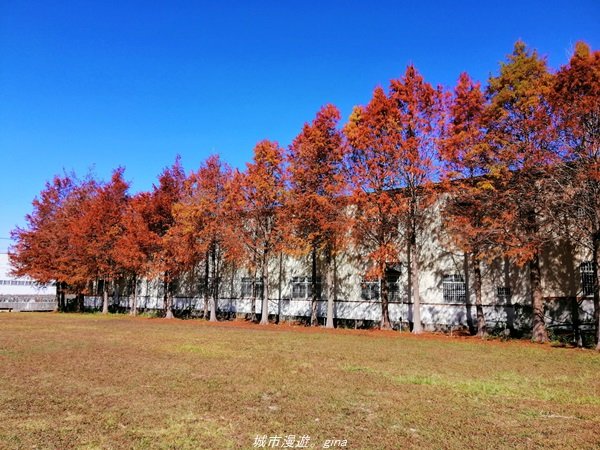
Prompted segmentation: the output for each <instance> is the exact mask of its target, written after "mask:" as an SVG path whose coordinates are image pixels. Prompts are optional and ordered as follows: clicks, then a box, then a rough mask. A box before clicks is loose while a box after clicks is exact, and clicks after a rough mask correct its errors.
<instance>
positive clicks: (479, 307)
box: [471, 257, 487, 338]
mask: <svg viewBox="0 0 600 450" xmlns="http://www.w3.org/2000/svg"><path fill="white" fill-rule="evenodd" d="M471 261H472V263H471V264H472V266H473V290H474V291H475V309H476V311H477V336H479V337H481V338H483V337H485V336H486V335H487V327H486V324H485V315H484V314H483V302H482V301H481V261H479V258H475V257H473V258H472V260H471Z"/></svg>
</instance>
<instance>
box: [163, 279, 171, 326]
mask: <svg viewBox="0 0 600 450" xmlns="http://www.w3.org/2000/svg"><path fill="white" fill-rule="evenodd" d="M163 287H164V291H165V292H164V295H163V301H164V303H165V319H172V318H173V293H172V292H171V290H172V289H171V282H169V281H167V274H165V278H164V279H163Z"/></svg>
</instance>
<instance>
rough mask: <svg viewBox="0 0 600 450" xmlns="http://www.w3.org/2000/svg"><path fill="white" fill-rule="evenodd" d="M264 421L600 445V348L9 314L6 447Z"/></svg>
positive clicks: (203, 435) (359, 442)
mask: <svg viewBox="0 0 600 450" xmlns="http://www.w3.org/2000/svg"><path fill="white" fill-rule="evenodd" d="M257 435H260V436H267V437H275V436H278V437H280V438H285V437H286V436H291V435H294V439H295V443H296V444H298V443H299V442H300V439H301V437H302V436H308V437H310V441H309V443H308V445H309V448H323V446H324V445H325V444H327V440H328V439H338V440H343V439H345V440H347V443H346V447H345V448H353V449H369V448H372V449H386V448H438V449H440V448H515V447H518V448H541V447H544V448H557V449H558V448H560V449H564V448H574V449H575V448H576V449H583V448H598V447H600V355H599V354H597V353H595V352H593V351H590V350H576V349H561V348H552V347H550V346H541V345H533V344H529V343H523V342H507V343H500V342H496V341H493V342H481V341H479V340H477V339H471V338H468V339H466V338H450V337H444V336H431V335H425V336H422V337H418V338H416V337H413V336H410V335H408V334H406V333H390V332H387V333H386V332H376V331H373V332H369V331H362V332H361V331H357V332H356V331H334V332H330V331H327V330H317V331H312V330H308V329H306V328H300V327H290V326H288V325H280V326H275V325H272V326H268V327H265V328H262V327H259V326H257V325H256V326H255V325H247V324H239V323H231V322H227V323H219V324H217V325H213V324H208V323H206V322H202V321H196V320H188V321H182V320H168V321H167V320H163V319H145V318H137V319H132V318H129V317H124V316H108V317H103V316H100V315H76V314H52V313H45V314H44V313H19V314H15V313H4V314H0V448H27V449H31V448H56V449H64V448H90V449H91V448H177V449H179V448H189V449H198V448H209V449H221V448H253V445H254V443H255V437H256V436H257ZM283 442H284V440H283V439H281V441H280V442H279V444H278V445H275V444H276V443H277V441H276V440H275V441H272V443H271V447H268V445H269V443H268V440H267V445H266V447H265V448H283ZM343 443H344V442H343V441H341V442H338V443H337V444H338V445H342V444H343ZM331 448H336V447H331Z"/></svg>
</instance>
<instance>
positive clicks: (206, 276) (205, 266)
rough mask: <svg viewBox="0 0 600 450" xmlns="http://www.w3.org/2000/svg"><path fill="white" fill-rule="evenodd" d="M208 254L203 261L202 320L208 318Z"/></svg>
mask: <svg viewBox="0 0 600 450" xmlns="http://www.w3.org/2000/svg"><path fill="white" fill-rule="evenodd" d="M209 263H210V262H209V253H208V252H206V258H205V260H204V309H203V310H202V318H203V319H207V318H208V298H209V290H208V279H209V278H210V271H209V270H210V267H209Z"/></svg>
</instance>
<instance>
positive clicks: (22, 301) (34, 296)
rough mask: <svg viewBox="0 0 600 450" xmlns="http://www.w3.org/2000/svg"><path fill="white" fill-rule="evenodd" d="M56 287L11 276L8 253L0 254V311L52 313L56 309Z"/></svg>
mask: <svg viewBox="0 0 600 450" xmlns="http://www.w3.org/2000/svg"><path fill="white" fill-rule="evenodd" d="M55 291H56V289H55V287H54V286H53V285H52V284H48V285H40V284H39V283H36V282H35V281H33V280H31V279H29V278H16V277H13V276H12V275H11V274H10V263H9V260H8V254H7V253H0V310H14V311H52V310H54V309H55V308H56V295H55Z"/></svg>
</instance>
